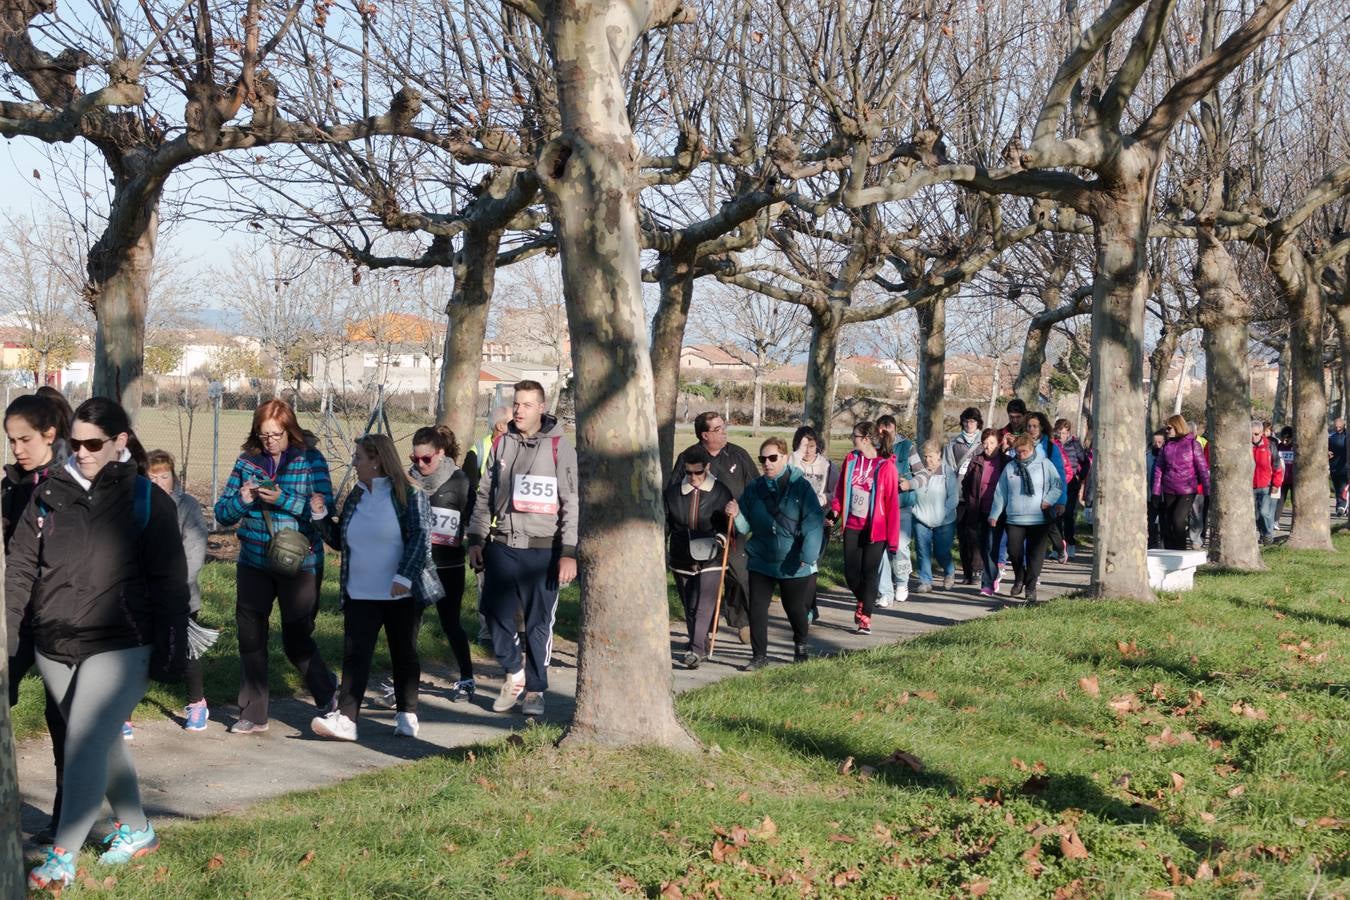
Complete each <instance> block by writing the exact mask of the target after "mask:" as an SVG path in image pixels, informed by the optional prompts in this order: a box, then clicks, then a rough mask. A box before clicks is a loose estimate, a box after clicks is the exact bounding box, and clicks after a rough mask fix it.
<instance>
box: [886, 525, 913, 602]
mask: <svg viewBox="0 0 1350 900" xmlns="http://www.w3.org/2000/svg"><path fill="white" fill-rule="evenodd" d="M913 521H914V517H913V516H911V515H910V514H909V510H907V509H901V510H900V549H899V550H898V551H897V552H896V553H895V555H894V556H892V555H891V553H890V551H886V552H885V553H883V554H881V582H880V584H879V585H878V588H877V599H878V600H882V601H884V602H886V603H890V602H891V601H893V600H894V599H895V593H896V591H898V590H903V591H904V592H905V593H906V594H908V593H909V573H910V571H911V570H912V569H913V568H914V566H913V564H912V563H911V562H910V559H909V535H910V530H911V527H910V526H911V524H912V523H913ZM901 599H904V598H903V597H902V598H901Z"/></svg>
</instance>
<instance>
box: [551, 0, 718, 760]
mask: <svg viewBox="0 0 1350 900" xmlns="http://www.w3.org/2000/svg"><path fill="white" fill-rule="evenodd" d="M548 10H549V15H548V17H547V19H546V21H545V23H544V26H543V27H544V36H545V41H546V43H547V44H548V47H549V50H550V54H551V56H552V58H553V60H554V70H555V72H556V73H557V77H558V109H559V113H560V119H561V124H562V133H561V135H560V136H558V137H557V138H555V139H553V140H552V141H550V142H549V143H548V144H547V145H546V146H545V147H544V148H543V150H542V151H541V153H540V156H539V162H538V167H537V173H538V175H539V180H540V182H541V184H542V186H543V188H544V193H545V196H546V198H547V200H548V205H549V210H550V213H551V215H552V220H553V223H554V224H553V227H554V231H555V233H556V234H557V236H558V249H559V251H560V254H561V261H562V274H563V285H564V293H565V295H566V298H567V321H568V328H569V331H570V333H571V336H572V372H573V379H574V381H573V383H574V385H575V389H576V394H575V398H576V409H577V452H578V455H579V459H580V470H581V471H582V472H585V473H586V476H587V477H585V478H583V479H581V484H580V493H581V510H580V535H579V557H580V558H579V560H578V562H579V565H580V576H581V589H582V613H581V634H580V641H579V645H580V658H579V661H578V671H577V697H576V700H577V704H576V713H575V716H574V718H573V722H572V726H571V728H570V729H569V730H568V734H567V736H566V737H565V742H567V743H578V742H580V743H599V744H606V745H638V744H647V745H651V744H655V745H661V746H668V747H678V748H682V749H693V748H694V747H695V746H696V742H695V740H694V739H693V738H692V737H691V736H690V734H689V733H688V732H687V731H686V730H685V729H684V727H683V726H682V725H681V724H680V722H679V720H678V719H676V717H675V703H674V694H673V690H672V680H671V662H670V641H669V621H668V615H667V612H666V576H665V566H664V557H665V552H664V548H663V543H664V534H665V529H664V522H665V516H664V512H663V510H662V504H661V484H662V477H661V476H662V472H661V471H660V468H659V467H660V460H659V457H658V451H657V434H656V409H655V402H654V394H653V388H654V385H653V379H652V366H651V357H650V355H649V353H648V346H647V321H646V313H645V311H644V309H643V303H642V284H641V277H642V273H641V266H640V261H639V256H638V251H639V238H640V234H639V228H638V214H637V191H638V187H639V177H638V170H637V161H638V156H639V153H638V148H637V145H636V143H635V141H634V140H633V133H632V129H631V126H630V125H629V122H628V120H627V117H626V114H625V109H626V102H627V98H626V93H625V90H624V79H623V70H624V67H625V65H626V63H627V61H628V58H629V55H630V53H631V51H632V47H633V44H634V42H635V41H636V40H637V39H638V38H639V36H640V34H641V32H642V30H643V28H645V27H646V21H645V19H641V18H639V10H640V12H641V14H642V15H643V16H645V15H646V13H647V11H648V7H647V6H645V5H643V6H641V7H639V8H635V7H634V6H630V5H628V4H626V3H621V2H613V0H574V2H572V3H568V4H556V5H550V6H549V7H548Z"/></svg>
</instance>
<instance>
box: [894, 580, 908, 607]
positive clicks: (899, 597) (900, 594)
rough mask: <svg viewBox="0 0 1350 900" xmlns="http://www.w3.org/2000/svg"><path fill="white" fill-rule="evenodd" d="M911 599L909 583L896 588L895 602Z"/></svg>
mask: <svg viewBox="0 0 1350 900" xmlns="http://www.w3.org/2000/svg"><path fill="white" fill-rule="evenodd" d="M907 600H909V585H907V584H906V585H903V586H901V587H898V588H896V589H895V602H896V603H904V602H905V601H907Z"/></svg>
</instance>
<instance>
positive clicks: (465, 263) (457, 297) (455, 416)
mask: <svg viewBox="0 0 1350 900" xmlns="http://www.w3.org/2000/svg"><path fill="white" fill-rule="evenodd" d="M501 241H502V232H501V231H500V230H490V229H489V230H484V229H478V228H471V229H469V230H468V231H466V232H465V233H464V246H463V247H462V248H461V250H460V252H459V254H458V257H457V259H456V260H455V265H454V274H455V286H454V289H453V290H452V292H451V294H450V301H449V302H448V303H446V305H445V315H446V318H447V319H448V324H447V327H446V329H445V354H444V356H445V362H444V363H443V364H442V366H441V384H440V404H441V406H440V410H439V412H438V413H437V416H436V421H438V422H439V423H440V424H442V425H446V426H448V427H449V428H450V430H451V431H453V432H454V433H455V437H456V438H457V439H458V440H459V452H460V455H459V459H457V460H456V462H463V461H464V454H465V453H466V452H467V451H468V449H469V447H470V446H471V444H472V443H473V441H474V440H475V438H476V437H477V435H476V434H474V425H475V423H476V422H477V419H478V373H479V369H480V366H481V364H482V361H483V341H484V340H485V339H486V336H487V320H488V307H489V305H490V304H491V302H492V292H493V291H494V290H495V287H496V280H497V250H498V249H499V248H500V246H501ZM479 463H480V464H481V463H482V460H479Z"/></svg>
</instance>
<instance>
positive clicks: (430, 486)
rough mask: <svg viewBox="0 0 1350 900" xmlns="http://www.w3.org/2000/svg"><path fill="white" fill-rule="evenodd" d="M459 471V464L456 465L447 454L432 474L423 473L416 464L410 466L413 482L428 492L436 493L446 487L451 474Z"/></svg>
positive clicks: (409, 473) (409, 475)
mask: <svg viewBox="0 0 1350 900" xmlns="http://www.w3.org/2000/svg"><path fill="white" fill-rule="evenodd" d="M458 471H459V466H457V465H455V461H454V460H453V459H451V458H450V457H448V456H447V457H446V458H445V459H444V460H442V461H441V464H440V467H439V468H437V469H436V471H435V472H432V473H431V474H430V475H423V474H422V473H421V472H420V471H418V469H417V466H415V465H412V466H409V467H408V477H409V478H411V479H412V481H413V484H417V485H421V486H422V490H423V491H425V492H426V493H427V494H434V493H436V492H437V491H439V490H440V489H441V488H442V487H444V486H445V483H446V482H447V481H449V480H450V478H451V476H452V475H454V474H455V473H456V472H458Z"/></svg>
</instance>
